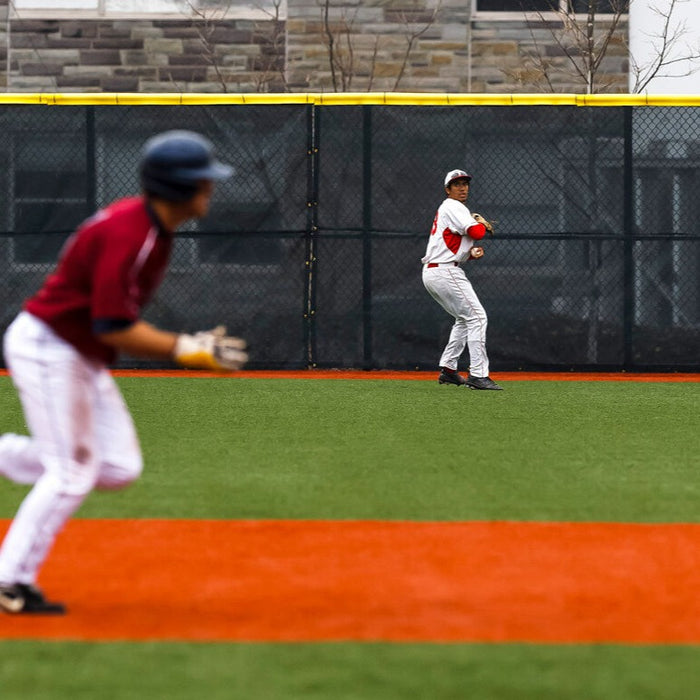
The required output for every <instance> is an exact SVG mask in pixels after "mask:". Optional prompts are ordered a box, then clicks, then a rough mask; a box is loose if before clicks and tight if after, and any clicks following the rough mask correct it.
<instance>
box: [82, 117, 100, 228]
mask: <svg viewBox="0 0 700 700" xmlns="http://www.w3.org/2000/svg"><path fill="white" fill-rule="evenodd" d="M95 138H96V136H95V107H93V106H88V107H86V108H85V176H86V184H85V208H86V212H85V216H86V217H87V216H90V215H91V214H92V213H93V212H94V211H95V210H96V209H97V154H96V148H95Z"/></svg>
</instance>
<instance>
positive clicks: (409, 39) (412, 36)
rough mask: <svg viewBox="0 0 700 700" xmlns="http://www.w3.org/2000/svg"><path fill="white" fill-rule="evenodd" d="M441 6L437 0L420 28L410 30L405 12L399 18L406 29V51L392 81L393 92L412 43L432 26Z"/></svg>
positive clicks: (397, 86) (409, 54) (408, 56)
mask: <svg viewBox="0 0 700 700" xmlns="http://www.w3.org/2000/svg"><path fill="white" fill-rule="evenodd" d="M441 6H442V0H438V3H437V4H436V5H435V7H434V9H433V11H432V13H431V15H430V19H429V20H428V21H427V22H426V24H425V26H424V27H422V28H421V29H416V30H414V31H410V28H409V23H408V19H407V18H406V14H405V13H402V16H401V18H402V21H403V23H404V26H405V27H406V31H407V36H406V52H405V53H404V56H403V61H402V62H401V68H400V70H399V74H398V76H397V77H396V82H395V83H394V88H393V90H394V92H395V91H396V90H398V89H399V83H400V82H401V78H403V74H404V72H405V70H406V66H407V65H408V60H409V58H410V56H411V51H412V50H413V45H414V44H415V43H416V41H417V40H418V39H420V37H422V36H423V34H425V33H426V32H427V31H428V29H430V27H432V26H433V24H434V23H435V19H436V18H437V16H438V13H439V12H440V7H441Z"/></svg>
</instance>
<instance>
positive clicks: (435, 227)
mask: <svg viewBox="0 0 700 700" xmlns="http://www.w3.org/2000/svg"><path fill="white" fill-rule="evenodd" d="M437 218H438V215H437V212H435V218H434V219H433V227H432V228H431V229H430V235H431V236H432V235H433V234H434V233H435V231H437Z"/></svg>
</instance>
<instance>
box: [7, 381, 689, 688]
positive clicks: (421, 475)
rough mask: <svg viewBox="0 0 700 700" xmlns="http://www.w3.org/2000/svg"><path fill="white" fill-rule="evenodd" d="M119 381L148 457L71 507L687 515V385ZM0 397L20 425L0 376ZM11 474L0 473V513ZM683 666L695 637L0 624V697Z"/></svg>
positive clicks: (541, 681) (403, 684)
mask: <svg viewBox="0 0 700 700" xmlns="http://www.w3.org/2000/svg"><path fill="white" fill-rule="evenodd" d="M119 384H120V385H121V387H122V389H123V392H124V395H125V397H126V399H127V402H128V403H129V405H130V407H131V409H132V413H133V415H134V419H135V422H136V424H137V428H138V431H139V434H140V437H141V441H142V446H143V451H144V455H145V461H146V468H145V472H144V475H143V478H142V479H141V480H140V481H139V482H138V483H137V484H135V485H134V486H132V487H131V488H130V489H129V490H128V491H127V492H125V493H110V494H100V493H95V494H92V495H91V496H90V498H89V499H88V501H87V502H86V504H85V505H84V506H83V508H82V509H81V510H80V512H79V514H78V516H79V517H115V518H118V517H142V518H151V517H172V518H232V519H233V518H311V519H313V518H340V519H344V518H372V519H420V520H474V519H507V520H602V521H640V522H644V521H649V522H651V521H656V522H698V514H699V513H700V476H699V475H698V470H697V455H698V454H700V429H699V427H700V426H699V425H698V420H699V419H698V410H697V407H698V405H699V399H700V384H674V383H666V382H658V383H627V382H625V383H615V382H569V381H561V382H529V381H512V382H506V383H505V386H506V391H504V392H502V393H501V392H498V393H496V392H493V393H491V392H469V391H465V390H463V389H457V388H456V387H440V386H438V385H437V383H436V382H420V381H379V380H371V381H367V380H365V381H351V380H345V381H338V380H326V381H324V380H282V379H278V380H251V379H225V378H222V379H184V378H183V379H179V378H178V379H165V378H160V379H159V378H128V379H119ZM0 415H1V416H2V428H3V430H6V431H19V432H23V431H24V427H23V425H24V424H23V419H22V414H21V411H20V410H19V403H18V401H17V397H16V395H15V393H14V390H13V389H12V387H11V384H10V382H9V380H8V379H7V378H0ZM25 492H26V488H25V487H19V486H15V485H12V484H10V483H8V482H6V481H0V517H11V515H12V514H13V513H14V511H15V510H16V508H17V505H18V504H19V502H20V500H21V498H22V496H23V494H24V493H25ZM3 619H4V618H3V617H2V616H0V639H1V638H2V623H3ZM698 669H700V647H698V646H672V645H669V646H645V645H603V644H601V645H590V644H581V645H562V646H556V645H528V644H501V645H496V644H383V643H376V644H360V643H330V644H321V643H319V644H191V643H184V642H183V643H157V642H148V643H128V642H124V643H80V642H50V641H32V642H28V641H9V640H6V641H0V698H1V699H2V700H44V699H46V700H82V699H85V700H88V699H90V700H92V699H93V698H100V699H101V700H110V699H114V700H130V699H134V700H151V699H153V700H160V698H168V699H169V700H180V699H181V700H190V699H191V698H195V699H196V698H206V700H218V699H219V698H221V699H222V700H223V699H224V698H225V699H226V700H229V699H231V698H234V699H236V698H241V699H243V700H278V699H279V700H296V699H299V700H301V699H302V698H303V699H304V700H350V699H353V700H355V699H356V700H375V699H376V700H380V699H381V700H393V699H397V700H398V699H399V698H401V699H403V698H411V699H414V698H417V699H425V700H443V699H447V698H449V699H455V700H462V699H465V700H491V699H493V700H512V699H513V700H514V699H518V700H547V699H549V698H552V699H556V700H599V699H600V700H646V699H648V700H688V699H689V698H693V697H695V696H696V695H697V692H698V691H697V688H698V687H700V682H699V681H700V671H699V670H698Z"/></svg>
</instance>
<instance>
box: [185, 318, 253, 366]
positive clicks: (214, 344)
mask: <svg viewBox="0 0 700 700" xmlns="http://www.w3.org/2000/svg"><path fill="white" fill-rule="evenodd" d="M173 357H174V359H175V361H176V362H177V363H178V364H179V365H182V366H183V367H192V368H195V369H211V370H215V371H217V372H226V371H231V370H237V369H241V367H243V365H244V364H245V363H246V362H247V361H248V353H247V352H246V342H245V341H244V340H241V339H240V338H233V337H231V336H227V335H226V328H225V327H224V326H217V327H216V328H214V330H211V331H200V332H199V333H195V334H194V335H188V334H187V333H183V334H182V335H179V336H178V338H177V341H176V343H175V350H174V352H173Z"/></svg>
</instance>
